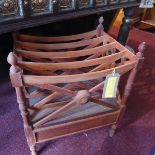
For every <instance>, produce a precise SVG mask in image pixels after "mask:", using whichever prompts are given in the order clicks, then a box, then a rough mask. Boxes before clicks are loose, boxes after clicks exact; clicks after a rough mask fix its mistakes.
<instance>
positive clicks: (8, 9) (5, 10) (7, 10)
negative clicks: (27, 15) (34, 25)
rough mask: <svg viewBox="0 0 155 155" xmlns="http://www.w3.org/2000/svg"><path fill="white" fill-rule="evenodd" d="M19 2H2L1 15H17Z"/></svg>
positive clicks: (12, 0)
mask: <svg viewBox="0 0 155 155" xmlns="http://www.w3.org/2000/svg"><path fill="white" fill-rule="evenodd" d="M17 12H18V2H17V0H1V1H0V15H1V16H3V15H4V16H5V15H6V16H9V15H13V14H17Z"/></svg>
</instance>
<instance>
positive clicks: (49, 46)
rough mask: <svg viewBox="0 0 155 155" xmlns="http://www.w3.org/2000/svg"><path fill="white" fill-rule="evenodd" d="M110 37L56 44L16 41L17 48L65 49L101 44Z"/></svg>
mask: <svg viewBox="0 0 155 155" xmlns="http://www.w3.org/2000/svg"><path fill="white" fill-rule="evenodd" d="M104 39H105V40H107V39H108V35H104V36H101V37H97V38H93V39H88V40H82V41H77V42H71V43H56V44H43V43H30V42H22V41H16V48H28V49H40V50H41V49H42V50H62V49H63V50H64V49H72V48H78V47H84V46H88V45H91V44H94V43H95V44H96V43H98V44H100V43H102V42H103V40H104Z"/></svg>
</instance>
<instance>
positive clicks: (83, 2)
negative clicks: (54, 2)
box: [79, 0, 93, 8]
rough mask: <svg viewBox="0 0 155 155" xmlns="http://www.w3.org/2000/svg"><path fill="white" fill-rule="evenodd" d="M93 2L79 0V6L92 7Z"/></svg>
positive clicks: (91, 0)
mask: <svg viewBox="0 0 155 155" xmlns="http://www.w3.org/2000/svg"><path fill="white" fill-rule="evenodd" d="M92 4H93V0H79V8H86V7H90V6H92Z"/></svg>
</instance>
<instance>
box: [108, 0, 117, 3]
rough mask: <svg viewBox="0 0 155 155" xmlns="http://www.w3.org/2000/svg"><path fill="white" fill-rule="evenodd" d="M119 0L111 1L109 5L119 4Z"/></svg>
mask: <svg viewBox="0 0 155 155" xmlns="http://www.w3.org/2000/svg"><path fill="white" fill-rule="evenodd" d="M118 2H119V0H109V4H117V3H118Z"/></svg>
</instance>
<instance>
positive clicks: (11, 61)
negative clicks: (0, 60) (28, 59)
mask: <svg viewBox="0 0 155 155" xmlns="http://www.w3.org/2000/svg"><path fill="white" fill-rule="evenodd" d="M7 61H8V63H9V64H10V65H11V67H10V74H13V73H17V72H18V71H19V69H18V67H16V64H17V57H16V55H15V54H14V53H13V52H10V53H9V55H8V57H7Z"/></svg>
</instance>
